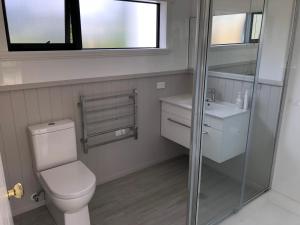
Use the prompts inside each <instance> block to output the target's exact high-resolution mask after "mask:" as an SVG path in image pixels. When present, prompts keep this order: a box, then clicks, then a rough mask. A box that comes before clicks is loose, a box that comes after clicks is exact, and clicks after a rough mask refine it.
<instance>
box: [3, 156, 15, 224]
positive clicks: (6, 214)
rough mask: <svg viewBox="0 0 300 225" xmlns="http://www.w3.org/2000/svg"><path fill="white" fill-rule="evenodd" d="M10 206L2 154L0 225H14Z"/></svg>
mask: <svg viewBox="0 0 300 225" xmlns="http://www.w3.org/2000/svg"><path fill="white" fill-rule="evenodd" d="M13 224H14V223H13V219H12V215H11V210H10V205H9V202H8V197H7V188H6V182H5V177H4V171H3V164H2V158H1V154H0V225H13Z"/></svg>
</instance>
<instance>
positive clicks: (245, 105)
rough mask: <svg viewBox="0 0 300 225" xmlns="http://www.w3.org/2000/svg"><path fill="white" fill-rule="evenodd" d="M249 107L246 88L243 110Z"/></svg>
mask: <svg viewBox="0 0 300 225" xmlns="http://www.w3.org/2000/svg"><path fill="white" fill-rule="evenodd" d="M248 107H249V92H248V90H246V91H245V95H244V107H243V109H244V110H248Z"/></svg>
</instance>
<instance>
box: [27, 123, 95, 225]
mask: <svg viewBox="0 0 300 225" xmlns="http://www.w3.org/2000/svg"><path fill="white" fill-rule="evenodd" d="M29 132H30V136H31V140H32V149H33V155H34V166H35V169H36V173H37V176H38V179H39V181H40V183H41V185H42V187H43V189H44V190H45V193H46V205H47V207H48V209H49V211H50V213H51V214H52V216H53V217H54V219H55V221H56V223H57V224H58V225H90V216H89V211H88V203H89V201H90V200H91V198H92V196H93V195H94V192H95V188H96V177H95V175H94V174H93V173H92V172H91V171H90V170H89V169H88V168H87V167H86V166H85V165H84V164H83V163H82V162H81V161H79V160H77V149H76V136H75V126H74V122H73V121H71V120H61V121H56V122H52V123H45V124H38V125H34V126H30V127H29Z"/></svg>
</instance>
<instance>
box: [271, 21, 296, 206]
mask: <svg viewBox="0 0 300 225" xmlns="http://www.w3.org/2000/svg"><path fill="white" fill-rule="evenodd" d="M299 65H300V20H299V21H298V28H297V34H296V42H295V48H294V54H293V61H292V71H291V74H290V77H289V81H288V91H287V98H286V102H285V106H284V114H283V121H282V125H281V129H280V137H279V143H278V149H277V156H276V163H275V171H274V178H273V185H272V188H273V189H274V190H276V191H278V192H280V193H282V194H284V195H286V196H288V197H289V198H291V199H294V200H296V201H299V202H300V174H299V172H300V147H299V146H300V138H299V137H300V66H299Z"/></svg>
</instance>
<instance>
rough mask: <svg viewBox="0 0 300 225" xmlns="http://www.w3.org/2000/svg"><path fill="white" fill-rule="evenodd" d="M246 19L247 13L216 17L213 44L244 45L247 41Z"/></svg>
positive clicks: (213, 28) (214, 19) (214, 18)
mask: <svg viewBox="0 0 300 225" xmlns="http://www.w3.org/2000/svg"><path fill="white" fill-rule="evenodd" d="M246 18H247V14H246V13H242V14H231V15H221V16H214V17H213V22H212V40H211V44H213V45H221V44H237V43H243V42H244V40H245V25H246Z"/></svg>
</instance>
